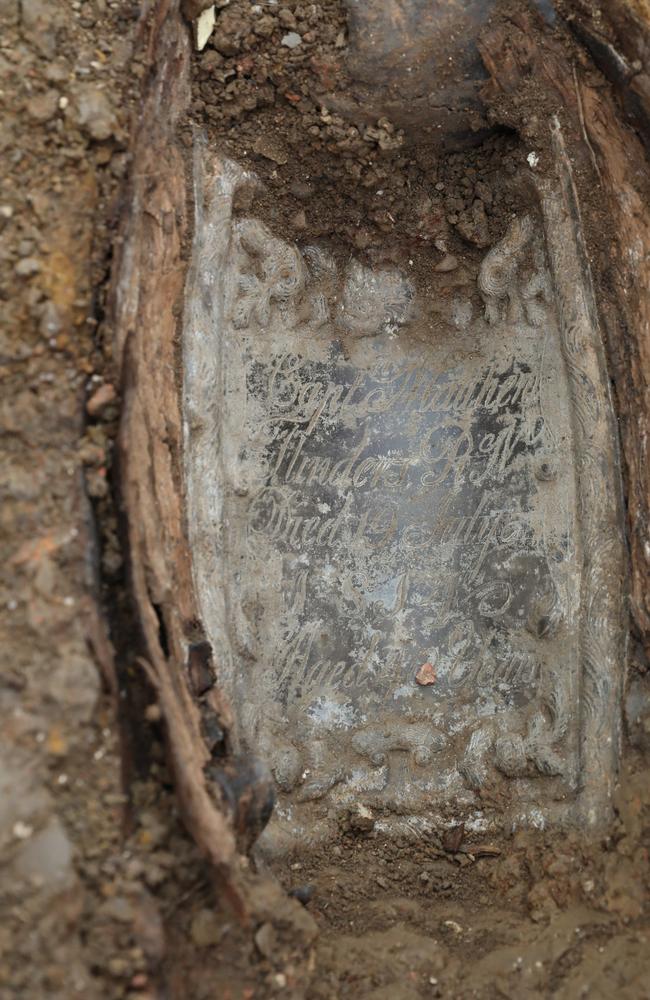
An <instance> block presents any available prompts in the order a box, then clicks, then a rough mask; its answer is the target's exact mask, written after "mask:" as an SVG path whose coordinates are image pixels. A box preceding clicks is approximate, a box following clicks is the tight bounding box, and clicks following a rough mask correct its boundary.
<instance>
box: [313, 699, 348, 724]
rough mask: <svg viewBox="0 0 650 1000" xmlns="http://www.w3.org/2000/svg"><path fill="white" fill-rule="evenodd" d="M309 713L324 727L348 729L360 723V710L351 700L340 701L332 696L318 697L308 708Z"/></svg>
mask: <svg viewBox="0 0 650 1000" xmlns="http://www.w3.org/2000/svg"><path fill="white" fill-rule="evenodd" d="M307 715H308V716H309V718H310V719H312V720H313V721H314V722H315V723H316V724H317V725H319V726H323V728H324V729H347V728H348V727H350V726H353V725H354V724H355V723H358V722H359V721H360V720H359V717H358V712H356V711H355V709H354V708H353V707H352V705H351V704H350V703H349V702H343V703H341V702H338V701H334V700H333V699H332V698H318V699H317V700H316V701H315V702H314V703H313V704H312V705H310V706H309V708H308V709H307Z"/></svg>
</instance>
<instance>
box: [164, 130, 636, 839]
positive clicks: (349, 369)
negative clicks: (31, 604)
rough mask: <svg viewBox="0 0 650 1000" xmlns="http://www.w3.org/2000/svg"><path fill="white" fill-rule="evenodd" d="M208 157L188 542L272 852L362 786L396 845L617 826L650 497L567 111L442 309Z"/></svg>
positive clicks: (202, 163)
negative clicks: (635, 525)
mask: <svg viewBox="0 0 650 1000" xmlns="http://www.w3.org/2000/svg"><path fill="white" fill-rule="evenodd" d="M196 147H197V152H196V154H195V171H194V195H195V227H194V241H193V248H192V260H191V265H190V268H189V271H188V277H187V283H186V292H185V316H184V322H183V338H182V356H183V410H184V476H185V486H186V497H187V524H188V535H189V540H190V546H191V551H192V560H193V572H194V578H195V585H196V592H197V595H198V601H199V606H200V610H201V615H202V621H203V625H204V628H205V630H206V634H207V636H208V639H209V641H210V642H211V644H212V647H213V650H214V652H215V662H216V668H217V674H218V684H219V685H220V687H221V690H222V691H223V692H224V693H225V695H226V696H227V697H228V698H229V700H230V703H231V706H232V709H233V713H234V717H235V719H236V724H235V728H234V739H235V744H236V746H237V747H238V748H239V749H241V750H247V751H250V752H253V753H257V754H259V755H260V756H262V757H263V758H264V759H265V760H267V761H268V762H269V763H270V765H271V767H272V770H273V773H274V776H275V779H276V782H277V785H278V791H279V800H278V805H277V808H276V811H275V815H274V818H273V819H272V821H271V823H270V825H269V827H268V829H267V831H266V832H265V834H264V835H263V841H264V843H265V845H266V847H267V849H269V850H270V851H275V850H283V849H286V848H288V847H290V846H291V845H292V844H294V843H295V842H297V841H298V840H299V841H300V842H301V843H302V844H305V843H308V842H312V843H315V842H318V841H319V840H322V839H324V838H326V837H327V836H328V835H329V834H330V833H331V832H332V830H333V829H334V828H335V826H336V824H337V822H338V820H339V818H340V815H341V813H342V812H343V811H344V810H346V809H347V808H348V807H349V806H350V805H351V804H353V803H354V802H356V801H361V802H363V803H365V804H369V805H371V806H372V807H373V808H375V809H376V811H377V815H378V827H379V828H380V829H384V830H385V831H386V832H387V833H389V834H404V833H416V834H419V833H422V832H425V831H426V830H427V829H428V828H431V827H433V826H435V825H436V824H437V823H439V822H441V821H442V822H447V821H449V819H450V818H454V819H459V818H463V819H465V821H466V823H467V824H468V825H469V826H470V827H471V826H473V827H474V828H476V829H486V828H490V827H494V826H498V827H500V828H503V826H504V825H505V826H506V827H508V826H509V827H513V826H517V825H536V826H545V825H549V824H557V823H563V822H580V823H584V824H587V825H590V826H595V825H597V824H599V823H601V822H603V821H605V820H606V818H607V816H608V815H609V809H610V803H611V795H612V790H613V783H614V781H615V778H616V773H617V761H618V753H619V743H620V712H621V708H620V704H621V695H622V678H623V667H624V660H625V613H624V579H625V548H624V540H623V527H622V523H623V522H622V499H621V487H620V472H619V461H618V452H617V438H616V425H615V420H614V416H613V409H612V403H611V399H610V392H609V381H608V377H607V371H606V364H605V357H604V350H603V345H602V341H601V335H600V330H599V325H598V319H597V310H596V306H595V301H594V295H593V290H592V286H591V280H590V275H589V268H588V263H587V258H586V254H585V250H584V245H583V241H582V236H581V227H580V215H579V208H578V203H577V195H576V191H575V187H574V185H573V181H572V178H571V174H570V166H569V163H568V159H567V158H566V155H565V153H564V147H563V140H562V135H561V130H560V126H559V124H558V123H557V122H556V123H555V124H554V129H553V154H554V172H553V175H552V176H550V175H547V176H545V177H543V178H541V179H540V178H537V177H535V176H533V174H532V173H531V174H530V175H529V176H527V177H526V178H522V184H527V185H528V187H529V189H530V191H531V192H533V193H534V197H535V201H536V206H537V207H536V208H535V209H534V210H531V212H530V213H529V214H526V215H523V216H520V217H518V218H514V219H513V220H512V222H511V225H510V226H509V228H508V231H507V233H506V235H505V236H504V238H503V240H502V241H501V242H500V243H498V244H497V245H495V246H494V247H492V248H491V249H490V250H489V251H488V253H487V254H486V256H485V258H484V259H483V261H482V263H481V264H480V266H479V267H478V269H475V271H474V273H470V274H466V275H465V277H464V279H463V280H464V281H465V285H464V286H463V285H462V283H459V284H458V285H453V284H448V285H447V286H445V294H444V295H443V296H441V297H439V298H437V297H436V295H435V293H423V292H422V290H421V289H419V288H418V287H417V283H416V282H414V281H412V280H410V277H409V275H408V274H405V273H403V272H401V271H400V270H399V269H396V268H395V269H391V268H381V269H371V268H369V267H367V266H364V265H363V264H362V263H361V262H360V261H356V260H348V261H347V262H346V263H345V264H342V263H341V262H340V261H337V260H336V259H335V256H334V255H332V254H331V253H330V252H329V251H328V249H327V248H324V247H321V246H318V245H309V244H306V245H303V246H301V247H298V246H297V245H296V244H294V243H291V242H288V241H286V240H282V239H280V238H278V237H277V236H276V235H275V234H273V233H272V232H271V231H270V230H269V229H268V227H267V226H265V225H263V224H262V223H261V222H259V221H258V220H256V219H254V218H250V217H248V216H245V215H240V214H234V213H233V202H234V199H235V197H236V195H237V193H238V192H239V191H241V189H242V188H244V189H245V188H247V187H250V186H251V185H253V184H254V183H256V182H255V178H254V177H253V176H252V175H250V174H248V173H247V172H246V171H245V170H244V169H243V168H241V167H240V166H238V165H237V164H234V163H232V162H231V161H228V160H225V159H220V158H219V157H217V156H215V155H214V153H208V152H207V150H206V149H205V147H203V146H201V144H200V143H197V144H196ZM470 286H471V287H470ZM468 288H469V291H468ZM477 302H478V303H480V309H481V311H480V313H479V312H477V308H476V303H477ZM436 337H438V340H436ZM427 338H428V339H427ZM533 356H534V358H536V359H537V360H539V359H540V358H541V359H542V360H541V361H540V362H539V365H538V366H537V368H536V367H535V364H533V363H531V358H532V357H533ZM542 371H543V373H544V374H543V376H542V374H541V373H542ZM479 411H480V419H479V418H478V417H477V413H479ZM450 413H453V419H452V418H451V417H449V414H450ZM409 448H410V449H411V451H409ZM414 456H415V457H414ZM415 474H417V475H415ZM449 581H453V586H452V585H451V583H450V582H449ZM434 637H435V638H434Z"/></svg>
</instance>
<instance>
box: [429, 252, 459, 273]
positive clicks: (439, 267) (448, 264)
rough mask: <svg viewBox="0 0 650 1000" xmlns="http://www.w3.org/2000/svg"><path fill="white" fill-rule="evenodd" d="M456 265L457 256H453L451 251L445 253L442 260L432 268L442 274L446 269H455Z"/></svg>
mask: <svg viewBox="0 0 650 1000" xmlns="http://www.w3.org/2000/svg"><path fill="white" fill-rule="evenodd" d="M457 267H458V258H457V257H454V255H453V253H447V254H445V256H444V257H443V258H442V260H441V261H440V262H439V263H438V264H436V265H435V266H434V268H433V270H434V271H439V272H440V273H443V274H444V273H446V272H447V271H455V270H456V268H457Z"/></svg>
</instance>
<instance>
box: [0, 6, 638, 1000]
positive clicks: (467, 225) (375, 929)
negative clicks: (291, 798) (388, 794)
mask: <svg viewBox="0 0 650 1000" xmlns="http://www.w3.org/2000/svg"><path fill="white" fill-rule="evenodd" d="M140 13H141V12H140V11H139V9H138V8H137V7H136V5H133V4H131V3H125V2H123V0H86V2H83V3H82V2H81V0H72V2H71V3H70V4H69V5H65V6H64V5H52V6H50V5H48V4H47V3H45V2H43V0H22V2H21V3H20V4H19V3H17V2H13V0H0V22H1V26H2V32H3V33H2V45H1V47H0V72H1V73H2V76H3V91H2V96H1V97H0V100H1V101H2V110H3V124H2V131H1V132H0V141H1V143H2V152H3V161H4V162H5V164H6V165H7V167H8V169H7V170H6V177H5V180H4V184H3V189H2V196H1V198H0V201H1V204H0V227H2V228H3V241H2V246H1V248H0V266H1V268H2V275H1V278H0V302H1V303H2V311H3V319H6V322H5V323H4V324H3V332H2V333H1V334H0V376H1V378H2V383H3V388H2V400H1V403H0V432H1V436H0V446H1V447H2V449H3V458H2V469H3V476H2V494H3V495H2V499H3V505H2V522H1V523H2V528H3V533H2V546H3V548H2V554H3V559H2V569H1V570H0V589H1V600H0V624H1V628H2V646H3V650H4V654H5V665H4V671H3V677H4V686H3V692H2V700H1V702H0V704H1V705H2V712H3V719H4V727H3V732H4V736H5V740H4V746H3V749H2V752H1V754H0V785H2V791H3V803H2V806H1V807H0V846H1V847H2V852H3V859H4V868H3V888H2V896H1V897H0V899H1V906H2V918H3V919H2V922H1V923H2V930H1V931H0V997H2V998H4V997H7V998H14V997H16V998H17V997H30V998H34V1000H37V998H40V997H48V998H61V1000H63V998H65V1000H69V998H70V997H73V996H77V995H78V996H83V997H84V998H93V997H98V998H99V997H102V998H121V997H129V998H131V1000H135V998H138V997H142V998H145V997H148V998H151V1000H153V998H163V997H170V998H179V1000H185V998H188V1000H189V998H192V1000H195V998H196V1000H203V998H206V1000H208V998H210V1000H212V998H214V1000H216V998H224V1000H225V998H232V1000H240V998H241V1000H244V998H246V1000H253V998H265V997H271V996H276V995H277V996H281V997H295V998H298V997H307V998H313V1000H326V998H327V1000H333V998H339V997H341V998H343V997H354V998H357V997H359V998H370V997H372V998H375V1000H380V998H384V1000H389V998H390V1000H411V998H418V997H453V998H473V997H477V998H485V1000H488V998H500V997H506V998H520V997H529V996H530V997H548V996H552V997H556V998H558V1000H573V998H575V997H581V996H589V997H590V998H592V997H593V998H598V997H603V998H606V997H607V998H609V997H611V996H613V995H616V996H621V997H624V998H627V997H629V998H630V1000H637V998H640V997H643V996H650V989H649V987H648V982H649V981H650V958H649V957H648V956H649V955H650V949H649V948H648V943H649V938H650V925H649V921H648V846H649V844H650V782H649V781H648V770H649V759H648V754H649V753H650V702H649V701H648V695H647V688H646V687H645V686H644V683H645V682H644V679H643V676H642V669H643V668H642V666H641V662H642V661H641V660H640V657H639V658H638V659H639V662H636V661H635V663H634V664H633V668H632V671H633V675H631V684H630V688H631V691H632V694H633V698H632V701H631V703H632V702H633V710H631V711H630V713H628V732H627V747H626V755H625V760H624V767H623V771H622V775H621V781H620V785H619V788H618V791H617V798H616V818H615V821H614V823H613V824H612V827H611V830H609V831H608V833H607V836H605V837H604V838H602V839H599V840H598V841H597V842H596V843H594V842H587V841H585V840H584V839H583V838H582V837H581V836H580V833H579V832H573V833H569V834H566V833H562V834H558V833H546V832H519V833H517V834H515V836H514V837H512V836H506V834H505V832H504V835H503V836H501V837H497V838H495V839H493V840H492V839H491V840H490V841H489V842H486V841H485V840H480V839H478V838H476V837H475V836H470V835H469V834H467V835H466V834H465V832H464V831H463V829H462V828H461V827H460V826H458V827H457V828H456V829H455V830H453V829H452V830H451V831H446V832H445V831H440V834H439V835H438V836H430V837H427V838H421V839H419V840H415V841H409V842H408V843H399V842H387V841H385V840H383V839H382V838H381V837H380V836H378V835H377V834H376V833H375V832H374V831H368V832H365V833H364V832H354V831H351V830H344V829H342V830H341V832H340V836H339V837H338V838H337V839H336V841H335V842H332V843H331V844H329V845H328V846H327V848H326V849H325V850H321V851H319V852H318V853H317V854H309V853H307V852H297V853H296V854H295V856H292V857H289V858H286V859H285V860H283V861H282V862H278V863H276V864H275V865H274V868H273V871H272V872H271V871H269V872H267V874H268V875H269V876H270V877H276V878H277V879H279V880H280V882H281V883H282V885H283V886H285V888H286V889H287V890H288V891H290V892H291V893H293V894H294V895H296V896H297V898H299V899H300V900H301V902H303V903H304V905H305V909H306V911H307V912H308V913H310V914H311V915H312V916H313V918H314V919H315V921H316V923H317V925H318V928H319V934H318V937H317V938H316V939H315V941H314V943H313V944H312V945H311V947H310V948H308V949H306V950H305V949H304V948H300V947H298V945H297V943H296V942H295V941H292V940H291V938H290V936H287V935H282V934H280V933H279V932H278V931H277V930H276V929H275V928H274V926H273V925H272V924H271V923H264V924H262V925H261V927H254V928H248V929H245V928H241V927H240V926H239V925H238V924H237V923H236V921H235V920H234V918H233V917H232V915H231V914H230V913H229V911H228V910H227V908H226V906H225V904H224V903H223V901H222V900H220V899H219V898H218V896H217V895H216V894H215V892H214V887H213V882H212V878H211V875H210V872H209V871H208V870H207V869H206V865H205V862H204V861H203V860H202V859H201V857H200V856H199V854H198V852H197V850H196V849H195V847H194V845H193V844H192V842H191V840H190V839H189V838H188V836H187V835H186V833H185V832H184V830H183V828H182V827H181V824H180V822H179V819H178V816H177V812H176V807H175V803H174V797H173V788H172V782H171V779H170V775H169V771H168V768H167V764H166V759H165V751H164V743H163V734H162V731H161V727H160V723H159V719H160V713H159V710H158V707H157V705H156V704H155V700H154V698H153V695H152V694H151V692H150V691H149V690H148V688H147V687H146V685H145V682H144V678H143V676H142V671H141V669H140V667H139V666H138V663H137V661H136V660H135V658H134V656H133V652H132V650H133V648H134V646H135V633H134V631H133V625H132V622H131V619H130V613H129V601H128V593H127V587H126V575H125V569H124V553H123V552H122V551H121V548H120V539H119V528H118V517H117V511H116V505H115V501H114V497H115V495H116V493H115V486H116V483H115V476H114V469H113V461H112V456H113V447H114V439H115V433H116V427H117V418H118V413H119V399H118V398H117V396H116V393H115V390H114V388H113V385H114V371H113V368H112V352H111V330H110V328H109V327H108V325H107V323H106V320H105V302H104V295H105V289H106V283H107V279H108V276H109V272H110V265H111V255H112V249H113V247H114V240H115V238H116V225H117V220H118V217H119V211H120V205H121V200H120V199H121V193H120V192H121V184H122V181H123V178H124V176H125V173H126V172H127V171H128V168H129V164H128V157H127V154H126V149H127V141H126V140H127V136H128V130H129V124H130V113H131V109H132V107H133V105H134V102H135V101H136V100H137V95H138V93H139V90H140V84H141V76H142V73H143V70H142V68H141V64H140V63H139V61H138V58H137V57H136V56H134V53H136V54H137V52H138V45H137V43H138V38H139V33H140V30H141V27H140V24H139V21H138V16H139V14H140ZM142 16H144V17H146V16H147V12H146V11H145V13H144V15H142ZM292 34H295V35H299V36H300V43H299V44H298V45H296V46H295V47H290V46H289V45H288V44H287V43H286V39H287V37H289V36H291V35H292ZM283 40H284V41H283ZM292 41H295V39H292ZM567 44H570V43H569V42H568V41H567ZM346 46H347V32H346V21H345V17H344V15H343V13H342V9H341V7H340V5H339V4H338V3H335V2H332V0H323V2H322V3H320V4H302V3H299V4H297V3H294V2H291V0H288V2H287V3H286V4H284V5H283V6H280V5H277V4H260V5H252V6H251V4H250V3H248V2H243V0H232V2H231V3H230V5H228V6H225V7H224V8H223V9H221V10H219V11H218V22H217V28H216V30H215V32H214V34H213V36H212V38H211V40H210V43H209V45H208V47H207V48H206V49H205V50H204V52H203V53H200V54H196V55H195V58H194V68H193V88H194V89H193V99H192V104H191V116H190V119H189V120H188V121H187V122H186V123H184V124H183V126H182V138H183V141H184V143H185V146H186V148H187V150H188V161H189V154H190V147H191V145H192V142H193V141H194V140H193V137H194V136H195V135H196V134H197V132H199V133H201V134H202V135H204V136H205V139H206V141H207V143H208V144H209V146H210V147H211V148H214V149H215V151H219V152H221V153H225V154H226V155H230V156H232V157H233V158H234V159H237V160H238V161H239V162H243V163H248V164H250V166H251V169H252V170H253V171H254V172H255V174H256V175H257V177H258V178H259V181H260V184H259V186H258V187H256V188H251V193H250V198H249V199H248V201H246V202H245V203H242V204H241V206H240V209H241V211H245V212H252V213H254V214H255V215H257V216H259V217H260V218H262V219H263V220H264V221H265V222H266V223H267V224H268V225H269V226H270V227H271V228H272V229H273V230H274V231H275V232H277V233H278V234H280V235H283V236H286V237H289V238H291V239H293V240H297V241H300V240H301V239H302V238H303V237H304V236H306V235H307V234H308V236H309V239H314V238H316V237H317V238H319V240H322V241H325V242H327V243H329V245H330V246H331V249H332V250H333V252H334V253H335V254H336V255H337V256H338V257H347V256H349V255H350V254H351V253H354V254H355V255H356V256H359V257H361V258H362V259H365V260H367V261H368V262H369V263H372V264H375V265H377V264H381V263H385V262H391V263H395V264H397V265H399V266H400V267H403V268H405V269H409V270H410V271H411V272H412V273H413V275H414V277H416V279H417V280H418V281H419V282H422V283H427V284H429V283H433V285H434V287H435V288H436V289H439V290H440V293H441V294H445V289H448V288H449V287H451V286H453V283H454V281H456V280H457V276H458V275H459V274H461V273H462V272H464V271H469V272H472V271H473V270H474V269H475V268H476V266H477V263H478V261H479V260H480V258H481V257H482V255H483V254H484V253H485V248H486V247H487V246H489V245H491V244H492V243H493V242H495V241H496V240H498V239H499V238H500V237H501V236H502V235H503V233H504V231H505V229H506V228H507V225H508V222H509V220H510V219H511V218H512V215H513V214H516V213H518V212H520V211H521V210H522V209H523V208H524V207H525V206H526V195H525V193H524V191H523V189H522V187H521V185H520V183H519V182H518V176H519V175H520V173H521V170H522V168H523V166H524V165H525V164H526V162H527V156H528V154H529V153H530V152H531V142H534V139H535V133H534V128H532V131H531V134H530V135H529V136H524V137H523V139H522V138H520V137H518V136H517V135H516V134H515V133H514V132H512V131H508V130H505V129H503V128H497V127H495V128H494V129H493V130H492V133H491V134H489V135H488V136H487V138H484V139H483V141H482V143H480V144H478V143H477V144H474V145H471V144H469V145H468V146H467V148H465V149H464V150H463V151H461V152H458V151H457V152H451V153H442V152H441V151H440V150H439V149H438V148H437V147H436V146H434V145H433V144H432V143H431V142H430V141H428V140H427V141H424V139H423V137H422V136H421V135H419V134H417V132H416V133H415V134H414V132H413V130H412V129H411V131H404V130H402V128H401V127H400V126H399V125H398V124H397V123H395V122H391V121H390V120H388V119H384V118H381V119H378V120H375V121H371V122H367V121H365V122H364V121H361V120H360V119H358V118H357V119H356V120H351V119H350V118H349V117H346V116H345V115H344V114H343V113H342V112H340V111H337V110H336V108H339V107H340V106H341V104H340V102H337V97H338V96H341V95H344V94H345V92H346V87H347V83H348V81H347V79H346V75H345V68H344V64H345V52H346ZM594 72H595V71H594ZM605 85H606V84H605V82H604V81H603V86H605ZM531 100H532V98H531ZM542 110H543V109H540V108H539V107H536V106H535V105H534V103H533V104H532V105H531V108H530V119H531V121H533V120H534V118H535V115H540V114H541V113H542ZM496 117H498V115H497V116H496ZM496 117H495V120H496ZM536 151H537V152H538V154H539V156H540V158H541V162H540V169H543V168H544V160H543V150H542V149H540V150H536ZM188 170H189V163H188ZM188 176H189V173H188ZM579 181H580V184H581V191H582V194H583V204H584V205H586V206H589V205H593V204H594V202H596V201H597V199H596V198H594V196H593V194H592V190H593V178H592V177H589V176H587V175H585V176H581V177H579ZM594 207H596V206H594ZM588 224H589V225H592V226H593V217H592V216H588ZM386 248H388V249H386ZM443 261H445V267H446V268H447V269H445V270H436V268H438V267H439V266H440V264H441V263H442V262H443ZM411 262H412V263H411ZM98 608H100V609H101V613H98V610H97V609H98ZM114 654H116V655H114ZM116 705H117V706H118V707H119V711H117V712H116V707H115V706H116ZM256 864H257V866H258V867H260V868H261V869H262V870H264V869H263V863H262V862H261V861H259V860H258V861H257V862H256V861H255V859H252V860H251V865H252V866H253V867H255V866H256Z"/></svg>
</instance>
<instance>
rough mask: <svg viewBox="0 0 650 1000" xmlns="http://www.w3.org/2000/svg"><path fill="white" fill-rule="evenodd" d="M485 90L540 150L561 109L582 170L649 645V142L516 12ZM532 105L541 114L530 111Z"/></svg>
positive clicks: (492, 45)
mask: <svg viewBox="0 0 650 1000" xmlns="http://www.w3.org/2000/svg"><path fill="white" fill-rule="evenodd" d="M480 49H481V54H482V56H483V59H484V62H485V65H486V67H487V69H488V72H489V73H490V77H491V79H490V81H489V83H488V84H487V85H486V87H485V89H484V99H485V100H486V103H487V104H488V105H489V107H490V108H491V113H492V114H493V115H494V116H495V117H497V118H498V119H499V120H501V121H503V122H505V123H507V124H508V125H510V126H512V127H514V128H517V129H518V130H519V131H520V132H521V134H522V135H523V136H524V137H526V138H527V141H529V142H534V143H535V147H534V148H535V149H541V150H543V149H544V148H548V144H549V135H548V128H549V124H550V121H551V118H552V116H553V115H558V117H559V118H560V120H561V122H562V128H563V132H564V134H565V136H566V137H567V143H568V146H569V149H570V153H571V157H572V159H573V160H574V164H575V167H576V172H577V173H578V175H579V179H580V187H581V191H580V193H581V196H583V197H582V200H583V211H584V215H585V219H586V229H587V235H588V238H589V241H588V252H589V256H590V263H591V266H592V271H593V274H594V278H595V281H596V288H597V293H598V294H597V297H598V300H599V309H600V315H601V320H602V322H603V325H604V328H605V331H606V338H607V349H608V360H609V369H610V376H611V378H612V381H613V386H614V391H615V402H616V407H617V412H618V415H619V424H620V434H621V443H622V452H623V460H624V478H625V485H626V494H627V517H628V530H629V541H630V549H631V612H632V617H633V621H634V624H635V626H636V629H637V630H638V633H639V635H640V637H641V639H642V641H643V644H644V646H645V649H646V651H650V539H649V535H648V526H649V524H650V462H649V461H648V442H647V428H648V424H649V419H650V384H649V381H650V200H649V199H648V197H647V185H648V169H647V160H646V157H645V153H644V149H643V146H642V145H641V142H640V140H639V138H638V136H637V135H636V134H635V132H634V131H633V130H632V129H631V128H630V127H628V126H626V125H625V124H624V123H622V122H621V120H620V113H619V111H618V108H617V105H616V103H615V101H614V99H613V97H612V95H611V93H610V91H609V89H608V88H607V87H606V86H602V85H598V83H597V82H594V81H593V79H592V78H591V77H590V76H589V75H588V74H587V73H586V72H585V70H584V66H583V65H581V64H578V65H576V64H574V62H573V61H572V58H571V46H570V45H568V44H567V40H566V39H565V38H563V37H562V34H561V33H557V32H551V31H550V30H549V29H548V28H546V27H545V26H544V24H543V23H542V21H541V19H539V18H538V17H537V16H536V15H534V14H532V13H528V12H518V13H515V14H509V15H505V16H503V17H501V18H499V19H496V20H495V21H494V22H493V24H492V25H491V26H490V28H489V29H488V30H487V31H486V32H484V34H483V36H482V39H481V43H480ZM531 107H534V108H535V109H536V110H535V117H534V119H533V118H531Z"/></svg>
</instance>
